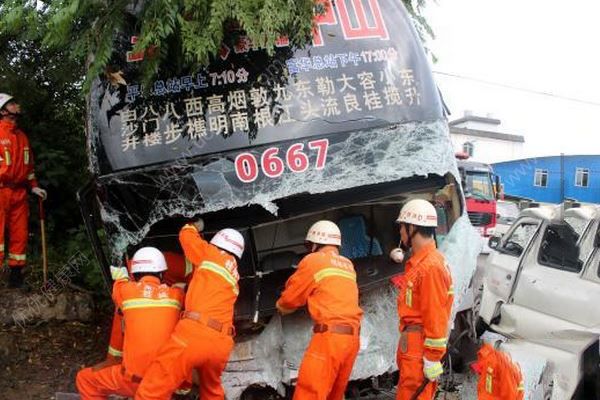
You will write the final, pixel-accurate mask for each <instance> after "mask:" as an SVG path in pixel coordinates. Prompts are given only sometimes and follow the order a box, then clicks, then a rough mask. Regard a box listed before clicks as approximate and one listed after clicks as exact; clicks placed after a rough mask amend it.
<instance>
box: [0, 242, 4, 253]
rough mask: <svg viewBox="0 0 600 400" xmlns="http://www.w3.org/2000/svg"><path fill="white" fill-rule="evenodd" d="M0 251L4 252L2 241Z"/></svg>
mask: <svg viewBox="0 0 600 400" xmlns="http://www.w3.org/2000/svg"><path fill="white" fill-rule="evenodd" d="M0 251H2V252H4V243H0Z"/></svg>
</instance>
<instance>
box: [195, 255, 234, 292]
mask: <svg viewBox="0 0 600 400" xmlns="http://www.w3.org/2000/svg"><path fill="white" fill-rule="evenodd" d="M199 268H200V269H206V270H208V271H212V272H214V273H215V274H218V275H220V276H221V277H222V278H223V279H225V280H226V281H227V283H229V284H230V285H231V286H232V288H233V292H234V293H235V294H236V295H237V294H238V293H239V290H238V288H237V281H236V279H235V278H234V277H233V275H232V274H231V272H229V271H228V270H227V268H225V267H222V266H220V265H219V264H217V263H214V262H210V261H202V264H200V267H199Z"/></svg>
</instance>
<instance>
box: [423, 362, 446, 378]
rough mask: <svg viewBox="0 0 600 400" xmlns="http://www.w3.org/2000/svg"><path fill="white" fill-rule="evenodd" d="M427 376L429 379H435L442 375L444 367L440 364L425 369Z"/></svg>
mask: <svg viewBox="0 0 600 400" xmlns="http://www.w3.org/2000/svg"><path fill="white" fill-rule="evenodd" d="M425 370H426V372H427V375H428V376H430V377H437V376H440V375H441V374H443V373H444V367H443V366H442V363H439V362H438V363H435V364H434V365H432V366H431V367H429V368H425Z"/></svg>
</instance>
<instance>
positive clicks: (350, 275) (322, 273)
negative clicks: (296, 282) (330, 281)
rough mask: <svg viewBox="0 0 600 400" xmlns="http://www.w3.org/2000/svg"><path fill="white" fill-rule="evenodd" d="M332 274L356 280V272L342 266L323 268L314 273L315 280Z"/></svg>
mask: <svg viewBox="0 0 600 400" xmlns="http://www.w3.org/2000/svg"><path fill="white" fill-rule="evenodd" d="M330 276H339V277H342V278H347V279H350V280H353V281H355V282H356V274H355V273H354V272H350V271H344V270H343V269H340V268H331V267H330V268H323V269H322V270H320V271H319V272H317V273H316V274H315V275H314V279H315V282H319V281H321V280H323V279H325V278H328V277H330Z"/></svg>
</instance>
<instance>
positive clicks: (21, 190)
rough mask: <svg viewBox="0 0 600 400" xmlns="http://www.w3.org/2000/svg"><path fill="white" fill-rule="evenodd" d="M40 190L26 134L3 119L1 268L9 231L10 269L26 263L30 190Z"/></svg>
mask: <svg viewBox="0 0 600 400" xmlns="http://www.w3.org/2000/svg"><path fill="white" fill-rule="evenodd" d="M34 187H37V181H36V179H35V174H34V172H33V152H32V151H31V147H30V146H29V140H28V139H27V136H25V133H23V131H22V130H21V129H19V128H18V127H17V126H16V124H15V123H14V122H12V121H8V120H6V119H1V120H0V265H1V264H2V262H3V261H4V253H5V250H6V247H5V241H6V240H5V239H6V238H5V237H4V234H5V232H6V231H8V266H9V267H10V268H21V267H23V266H24V265H25V264H26V262H27V255H26V253H27V237H28V234H29V232H28V219H29V205H28V202H27V189H32V188H34Z"/></svg>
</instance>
